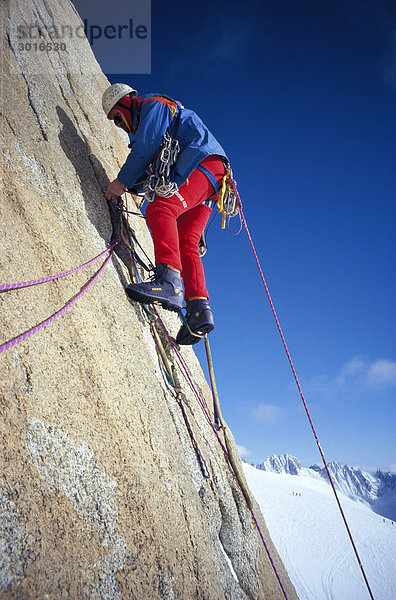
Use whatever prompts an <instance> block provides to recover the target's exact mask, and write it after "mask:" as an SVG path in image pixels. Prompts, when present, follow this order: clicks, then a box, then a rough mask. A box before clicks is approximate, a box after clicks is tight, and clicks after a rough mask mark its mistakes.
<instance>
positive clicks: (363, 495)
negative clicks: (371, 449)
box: [253, 454, 396, 520]
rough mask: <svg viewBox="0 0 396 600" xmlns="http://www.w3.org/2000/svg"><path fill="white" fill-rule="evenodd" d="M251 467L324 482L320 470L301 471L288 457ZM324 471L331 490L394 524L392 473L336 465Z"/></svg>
mask: <svg viewBox="0 0 396 600" xmlns="http://www.w3.org/2000/svg"><path fill="white" fill-rule="evenodd" d="M253 466H255V467H256V468H257V469H260V470H261V471H267V472H270V473H286V474H287V475H299V476H305V477H321V478H324V479H325V480H326V481H327V480H328V478H327V473H326V470H325V468H324V467H323V468H322V467H320V466H319V465H316V464H315V465H312V466H311V467H309V468H305V467H302V466H301V463H300V461H299V460H298V458H296V457H295V456H291V455H290V454H280V455H276V454H274V455H272V456H270V457H268V458H267V459H266V460H265V461H264V462H262V463H260V464H257V465H253ZM328 467H329V471H330V474H331V476H332V478H333V481H334V484H335V487H336V488H337V489H338V490H339V491H341V492H343V493H344V494H345V495H346V496H348V497H349V498H351V499H352V500H358V501H360V502H364V503H365V504H368V505H369V506H370V507H371V508H372V510H373V511H374V512H376V513H378V514H380V515H383V516H384V517H387V518H388V519H392V520H396V475H395V474H394V473H390V472H383V471H381V470H377V471H376V472H375V473H369V472H367V471H363V470H362V469H359V468H357V467H349V466H347V465H343V464H341V463H339V462H336V461H334V462H331V463H329V465H328Z"/></svg>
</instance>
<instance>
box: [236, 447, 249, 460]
mask: <svg viewBox="0 0 396 600" xmlns="http://www.w3.org/2000/svg"><path fill="white" fill-rule="evenodd" d="M237 448H238V452H239V454H240V455H241V456H242V458H247V457H248V456H251V455H252V453H251V452H250V450H249V448H246V446H242V445H241V444H237Z"/></svg>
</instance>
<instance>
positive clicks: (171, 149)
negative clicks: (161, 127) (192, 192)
mask: <svg viewBox="0 0 396 600" xmlns="http://www.w3.org/2000/svg"><path fill="white" fill-rule="evenodd" d="M177 104H178V107H179V111H178V113H177V117H176V118H174V116H173V120H172V123H171V125H170V126H169V127H168V129H167V130H166V132H165V133H164V135H163V138H162V141H161V145H160V147H159V149H158V152H157V154H156V156H155V158H154V160H153V162H152V163H151V165H150V166H149V168H148V177H147V179H146V181H145V182H144V185H143V187H144V192H145V194H144V199H145V200H147V202H153V200H154V199H155V197H156V196H161V197H162V198H169V197H170V196H173V194H175V193H176V192H177V191H178V190H179V188H178V186H177V184H176V183H175V182H174V181H171V173H172V167H173V165H174V164H175V163H176V161H177V157H178V155H179V152H180V146H179V142H178V140H177V139H176V132H177V129H178V126H179V121H180V115H181V111H182V108H183V107H182V105H181V104H180V103H177Z"/></svg>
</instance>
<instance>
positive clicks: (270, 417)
mask: <svg viewBox="0 0 396 600" xmlns="http://www.w3.org/2000/svg"><path fill="white" fill-rule="evenodd" d="M252 415H253V417H255V418H256V419H257V420H258V421H260V423H276V422H278V421H280V420H281V419H284V418H285V417H286V415H287V413H286V411H285V410H284V409H283V408H280V406H276V405H275V404H259V405H258V406H257V407H256V408H255V409H254V410H252Z"/></svg>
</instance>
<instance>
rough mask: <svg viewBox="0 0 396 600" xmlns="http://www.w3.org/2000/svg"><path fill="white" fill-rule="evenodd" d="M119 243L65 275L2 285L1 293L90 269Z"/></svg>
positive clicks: (0, 285) (0, 286)
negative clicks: (86, 268)
mask: <svg viewBox="0 0 396 600" xmlns="http://www.w3.org/2000/svg"><path fill="white" fill-rule="evenodd" d="M118 243H119V242H114V244H112V245H111V246H110V247H109V248H106V250H104V251H103V252H101V253H100V254H98V256H95V258H92V259H91V260H89V261H88V262H86V263H84V264H83V265H81V266H80V267H76V268H75V269H71V271H66V272H65V273H59V274H58V275H51V277H44V278H43V279H34V280H33V281H24V282H22V283H6V284H0V292H5V291H7V290H16V289H19V288H24V287H29V286H32V285H38V284H39V283H45V282H46V281H53V280H54V279H59V278H60V277H66V275H71V274H72V273H76V272H77V271H80V270H81V269H84V268H85V267H88V266H89V265H92V263H94V262H96V261H97V260H99V258H101V257H102V256H103V255H104V254H106V253H107V252H111V251H112V250H113V248H114V247H115V246H116V245H117V244H118Z"/></svg>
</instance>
